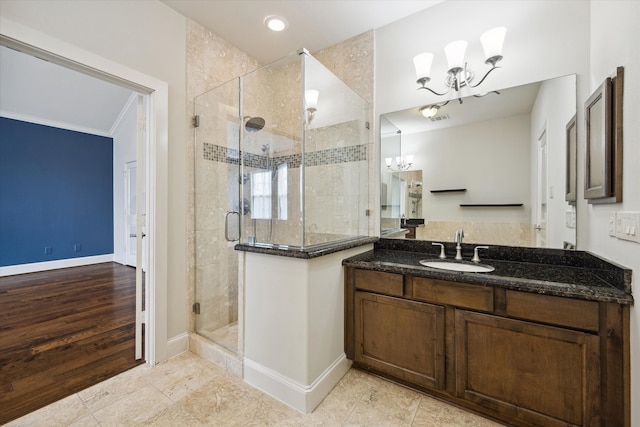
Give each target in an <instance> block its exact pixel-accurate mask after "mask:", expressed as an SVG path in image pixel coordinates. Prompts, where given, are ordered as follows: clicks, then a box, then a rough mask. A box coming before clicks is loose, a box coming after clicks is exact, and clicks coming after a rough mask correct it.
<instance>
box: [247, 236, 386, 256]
mask: <svg viewBox="0 0 640 427" xmlns="http://www.w3.org/2000/svg"><path fill="white" fill-rule="evenodd" d="M376 241H378V238H377V237H359V238H354V239H348V240H342V241H337V242H331V243H327V244H320V245H313V246H311V247H309V248H300V247H298V246H286V245H271V244H261V243H256V244H253V245H249V244H243V243H240V244H237V245H236V246H235V250H236V251H242V252H253V253H258V254H265V255H276V256H283V257H287V258H299V259H312V258H318V257H321V256H324V255H329V254H332V253H336V252H341V251H345V250H347V249H351V248H357V247H359V246H364V245H368V244H371V243H374V242H376Z"/></svg>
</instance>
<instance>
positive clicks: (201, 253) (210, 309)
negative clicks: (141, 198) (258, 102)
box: [194, 79, 242, 352]
mask: <svg viewBox="0 0 640 427" xmlns="http://www.w3.org/2000/svg"><path fill="white" fill-rule="evenodd" d="M239 112H240V80H239V79H234V80H232V81H229V82H227V83H225V84H223V85H221V86H218V87H216V88H215V89H212V90H210V91H208V92H206V93H204V94H202V95H199V96H197V97H196V98H195V113H196V116H197V117H198V122H199V123H198V126H197V127H196V130H195V135H196V138H195V177H194V178H195V182H194V185H195V206H194V211H195V212H194V215H195V218H194V223H195V230H194V232H195V236H194V240H195V290H194V293H195V295H194V296H195V301H196V303H197V309H196V310H194V311H196V313H197V314H196V315H195V324H194V328H195V331H196V332H197V333H198V334H199V335H201V336H204V337H205V338H207V339H209V340H211V341H213V342H215V343H217V344H218V345H220V346H222V347H224V348H226V349H228V350H230V351H233V352H237V351H238V348H239V337H238V311H239V310H238V303H239V299H238V255H237V253H236V251H235V249H234V247H235V244H236V243H237V239H238V238H239V234H240V224H239V214H238V212H239V211H240V209H241V207H240V206H239V204H238V200H239V199H238V194H239V191H240V190H239V187H240V182H239V176H240V174H239V170H240V123H241V121H242V119H241V117H240V116H239Z"/></svg>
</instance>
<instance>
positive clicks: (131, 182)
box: [124, 161, 138, 267]
mask: <svg viewBox="0 0 640 427" xmlns="http://www.w3.org/2000/svg"><path fill="white" fill-rule="evenodd" d="M137 163H138V162H136V161H133V162H127V163H125V167H124V170H125V180H124V181H125V183H124V185H125V189H124V197H125V201H124V205H125V233H126V235H125V236H124V238H125V240H124V241H125V263H126V264H127V265H130V266H132V267H135V266H136V265H137V251H138V242H137V235H138V209H137V200H138V198H137V191H138V190H137V188H138V184H137V182H138V180H137V174H138V167H137Z"/></svg>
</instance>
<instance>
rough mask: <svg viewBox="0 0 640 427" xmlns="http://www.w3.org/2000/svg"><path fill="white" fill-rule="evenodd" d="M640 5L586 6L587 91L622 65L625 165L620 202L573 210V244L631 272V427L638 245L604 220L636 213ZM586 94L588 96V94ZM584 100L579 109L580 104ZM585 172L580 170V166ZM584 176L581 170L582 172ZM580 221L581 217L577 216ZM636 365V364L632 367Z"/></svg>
mask: <svg viewBox="0 0 640 427" xmlns="http://www.w3.org/2000/svg"><path fill="white" fill-rule="evenodd" d="M639 23H640V2H637V1H593V2H591V37H590V41H591V50H590V54H591V62H590V71H591V74H590V77H589V92H590V91H592V90H595V89H596V88H597V87H598V85H599V84H600V83H602V81H603V80H604V79H605V78H606V77H607V76H609V75H611V74H612V73H614V72H615V69H616V67H617V66H624V72H625V76H624V86H625V87H624V129H623V133H624V149H623V150H624V161H623V186H624V187H623V195H622V198H623V202H622V203H619V204H607V205H587V204H586V203H584V202H583V201H582V203H581V204H580V205H579V206H578V212H582V213H583V214H584V217H583V222H580V223H579V227H580V228H579V235H578V244H579V245H580V246H582V247H584V248H585V249H587V250H589V251H591V252H593V253H596V254H598V255H601V256H603V257H605V258H608V259H611V260H614V261H616V262H618V263H620V264H622V265H624V266H625V267H629V268H631V269H633V276H634V278H633V285H632V286H633V288H634V292H633V296H634V298H635V301H636V305H635V306H633V307H632V308H631V402H633V403H632V405H631V425H632V426H639V425H640V405H638V402H640V368H639V367H638V364H637V361H638V360H639V359H640V313H639V312H638V308H637V307H638V305H637V304H638V302H640V290H639V288H640V284H639V283H640V282H639V281H638V277H640V244H637V243H630V242H626V241H623V240H618V239H615V238H613V237H609V235H608V226H609V216H610V214H611V213H612V212H614V211H640V187H639V184H640V168H639V167H638V165H640V120H638V117H640V95H639V94H640V24H639ZM587 95H588V94H587ZM585 100H586V97H585V98H583V99H582V102H581V103H579V104H578V105H580V106H583V105H584V101H585ZM584 134H585V127H584V124H583V123H581V124H580V126H579V127H578V141H579V144H580V146H581V147H582V151H583V152H582V153H581V155H580V157H579V159H578V165H584ZM582 169H583V170H584V166H582ZM583 173H584V172H583ZM583 182H584V181H583V180H581V181H579V183H578V197H579V199H578V200H580V199H581V198H582V193H583ZM579 220H580V218H579ZM634 362H636V363H634Z"/></svg>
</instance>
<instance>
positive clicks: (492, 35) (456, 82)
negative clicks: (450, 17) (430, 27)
mask: <svg viewBox="0 0 640 427" xmlns="http://www.w3.org/2000/svg"><path fill="white" fill-rule="evenodd" d="M506 33H507V29H506V28H504V27H497V28H493V29H491V30H489V31H487V32H485V33H484V34H482V36H480V42H481V43H482V48H483V49H484V54H485V58H486V59H485V61H484V63H485V64H487V65H490V66H491V69H490V70H489V71H487V73H486V74H485V75H484V76H483V77H482V79H480V81H479V82H478V83H476V84H475V85H472V84H471V82H472V81H473V78H474V73H473V71H471V69H469V68H467V62H466V60H465V54H466V50H467V42H466V41H465V40H457V41H454V42H451V43H449V44H448V45H446V46H445V47H444V53H445V55H446V57H447V64H448V67H449V68H448V71H447V75H446V77H445V84H446V86H447V90H446V91H445V92H444V93H438V92H436V91H435V90H433V89H430V88H428V87H427V86H426V84H427V83H428V82H429V81H430V80H431V65H432V63H433V53H421V54H419V55H417V56H416V57H414V58H413V64H414V65H415V68H416V74H417V76H418V80H417V81H416V83H418V84H419V85H420V87H419V88H418V89H426V90H428V91H429V92H431V93H433V94H435V95H438V96H443V95H446V94H447V93H449V92H450V91H451V90H452V89H453V90H455V91H456V92H458V91H459V90H460V89H461V88H462V87H464V86H468V87H472V88H474V87H478V86H480V85H481V84H482V82H484V80H485V79H486V78H487V76H488V75H489V73H491V72H492V71H493V70H495V69H496V68H500V67H498V66H497V65H496V64H497V63H498V62H499V61H500V60H501V59H502V45H503V44H504V37H505V35H506Z"/></svg>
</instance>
